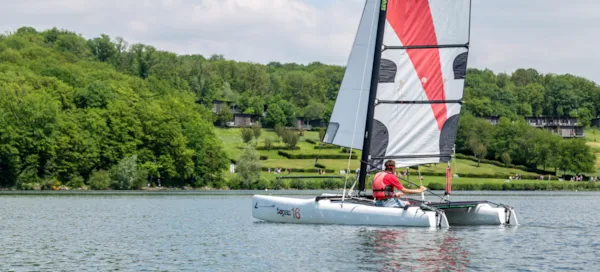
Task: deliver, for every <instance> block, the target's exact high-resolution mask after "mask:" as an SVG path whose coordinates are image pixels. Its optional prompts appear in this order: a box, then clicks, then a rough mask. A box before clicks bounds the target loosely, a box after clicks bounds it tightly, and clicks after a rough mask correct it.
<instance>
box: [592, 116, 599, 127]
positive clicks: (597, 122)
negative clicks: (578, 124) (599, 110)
mask: <svg viewBox="0 0 600 272" xmlns="http://www.w3.org/2000/svg"><path fill="white" fill-rule="evenodd" d="M590 126H591V127H595V128H600V118H594V119H592V122H591V123H590Z"/></svg>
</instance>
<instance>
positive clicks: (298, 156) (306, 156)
mask: <svg viewBox="0 0 600 272" xmlns="http://www.w3.org/2000/svg"><path fill="white" fill-rule="evenodd" d="M277 154H279V155H280V156H282V157H286V158H288V159H300V160H303V159H314V158H317V157H318V158H319V159H334V160H335V159H348V155H342V154H291V153H288V152H285V151H281V150H280V151H277ZM351 158H352V159H353V160H355V159H357V156H356V155H352V156H351Z"/></svg>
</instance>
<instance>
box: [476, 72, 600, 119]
mask: <svg viewBox="0 0 600 272" xmlns="http://www.w3.org/2000/svg"><path fill="white" fill-rule="evenodd" d="M464 109H465V110H466V111H467V112H470V113H472V114H473V115H475V116H504V117H510V118H515V117H517V116H555V117H565V116H568V117H576V118H578V119H579V121H580V122H581V123H582V125H584V126H587V125H589V124H590V120H591V119H592V118H595V117H596V116H599V115H600V87H599V86H598V85H597V84H596V83H594V82H593V81H590V80H587V79H585V78H581V77H577V76H573V75H569V74H567V75H554V74H546V75H543V74H540V73H538V72H537V71H536V70H534V69H518V70H516V71H515V72H514V73H512V74H511V75H508V74H504V73H499V74H494V73H493V72H492V71H490V70H477V69H469V71H468V73H467V79H466V82H465V107H464Z"/></svg>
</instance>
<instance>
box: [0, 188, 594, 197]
mask: <svg viewBox="0 0 600 272" xmlns="http://www.w3.org/2000/svg"><path fill="white" fill-rule="evenodd" d="M341 191H342V190H341V189H340V190H310V189H299V190H296V189H291V190H213V189H210V190H206V189H186V190H184V189H161V190H55V191H52V190H7V189H3V190H0V196H10V195H30V196H36V195H39V196H44V195H46V196H60V195H63V196H68V195H90V196H93V195H97V196H103V195H104V196H127V195H131V196H144V195H190V196H192V195H201V196H211V195H213V196H235V195H257V194H258V195H298V196H313V195H320V194H322V193H341ZM367 191H369V190H367ZM432 191H433V192H434V193H436V194H443V193H444V191H443V190H432ZM523 192H527V193H534V192H535V193H536V194H539V193H558V194H561V195H564V193H577V194H580V193H597V192H600V190H578V189H575V190H453V191H452V194H451V195H454V196H475V195H490V194H491V195H511V194H512V193H517V194H519V195H521V193H523ZM426 195H427V194H426ZM429 197H434V198H435V196H433V195H431V194H429Z"/></svg>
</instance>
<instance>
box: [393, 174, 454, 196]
mask: <svg viewBox="0 0 600 272" xmlns="http://www.w3.org/2000/svg"><path fill="white" fill-rule="evenodd" d="M400 179H401V180H403V181H406V182H408V183H410V184H412V185H414V186H419V185H417V184H415V183H412V182H410V181H408V180H407V179H404V178H400ZM426 191H428V192H429V193H430V194H432V195H434V196H437V197H439V198H440V199H441V200H444V201H447V200H446V199H445V198H444V197H442V196H440V195H438V194H436V193H434V192H432V191H431V190H429V188H427V190H426Z"/></svg>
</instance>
